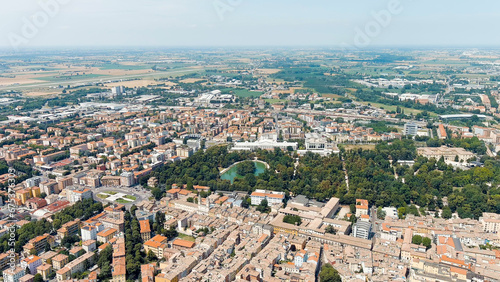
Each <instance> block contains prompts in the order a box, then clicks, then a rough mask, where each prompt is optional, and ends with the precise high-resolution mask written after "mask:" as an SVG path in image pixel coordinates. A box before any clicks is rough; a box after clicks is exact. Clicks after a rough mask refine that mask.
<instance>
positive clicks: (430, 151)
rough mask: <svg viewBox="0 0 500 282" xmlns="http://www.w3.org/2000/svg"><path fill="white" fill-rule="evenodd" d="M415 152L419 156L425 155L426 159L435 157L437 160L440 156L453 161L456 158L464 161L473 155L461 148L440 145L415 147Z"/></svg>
mask: <svg viewBox="0 0 500 282" xmlns="http://www.w3.org/2000/svg"><path fill="white" fill-rule="evenodd" d="M417 153H418V155H420V156H423V157H426V158H428V159H432V158H435V159H436V160H439V159H440V158H441V157H443V158H444V160H445V161H448V162H453V161H455V160H456V159H457V158H458V161H461V162H462V161H463V162H466V161H467V160H468V159H470V158H473V157H475V155H474V154H473V153H471V152H469V151H466V150H465V149H463V148H449V147H446V146H442V147H422V148H417Z"/></svg>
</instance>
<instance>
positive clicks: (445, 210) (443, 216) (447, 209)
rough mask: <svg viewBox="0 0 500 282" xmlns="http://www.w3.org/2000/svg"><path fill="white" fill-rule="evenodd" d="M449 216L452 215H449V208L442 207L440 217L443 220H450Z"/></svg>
mask: <svg viewBox="0 0 500 282" xmlns="http://www.w3.org/2000/svg"><path fill="white" fill-rule="evenodd" d="M451 215H452V213H451V209H450V207H449V206H446V207H444V208H443V212H442V214H441V217H442V218H445V219H450V218H451Z"/></svg>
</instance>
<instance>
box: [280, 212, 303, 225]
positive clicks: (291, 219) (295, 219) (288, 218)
mask: <svg viewBox="0 0 500 282" xmlns="http://www.w3.org/2000/svg"><path fill="white" fill-rule="evenodd" d="M283 222H285V223H288V224H297V225H300V224H301V223H302V219H301V218H300V216H298V215H289V214H287V215H285V216H284V217H283Z"/></svg>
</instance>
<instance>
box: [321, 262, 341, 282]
mask: <svg viewBox="0 0 500 282" xmlns="http://www.w3.org/2000/svg"><path fill="white" fill-rule="evenodd" d="M319 278H320V281H321V282H342V278H341V277H340V275H339V272H338V271H337V270H336V269H335V268H333V266H332V265H331V264H328V263H327V264H324V265H323V266H322V267H321V271H320V273H319Z"/></svg>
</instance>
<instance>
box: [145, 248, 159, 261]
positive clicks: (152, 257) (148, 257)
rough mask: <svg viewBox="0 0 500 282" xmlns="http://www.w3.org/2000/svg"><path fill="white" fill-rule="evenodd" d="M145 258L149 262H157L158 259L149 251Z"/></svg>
mask: <svg viewBox="0 0 500 282" xmlns="http://www.w3.org/2000/svg"><path fill="white" fill-rule="evenodd" d="M146 258H147V260H148V261H149V262H152V261H157V260H158V258H157V257H156V255H155V253H153V251H151V250H149V252H148V256H147V257H146Z"/></svg>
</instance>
